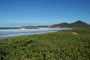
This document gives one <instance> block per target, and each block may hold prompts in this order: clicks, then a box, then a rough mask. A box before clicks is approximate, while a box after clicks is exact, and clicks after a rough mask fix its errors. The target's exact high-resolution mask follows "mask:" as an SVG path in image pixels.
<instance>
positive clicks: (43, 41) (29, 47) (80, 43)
mask: <svg viewBox="0 0 90 60" xmlns="http://www.w3.org/2000/svg"><path fill="white" fill-rule="evenodd" d="M0 60H90V28H83V29H82V28H81V29H72V30H62V31H58V32H52V33H45V34H37V35H32V36H20V37H16V38H7V39H1V40H0Z"/></svg>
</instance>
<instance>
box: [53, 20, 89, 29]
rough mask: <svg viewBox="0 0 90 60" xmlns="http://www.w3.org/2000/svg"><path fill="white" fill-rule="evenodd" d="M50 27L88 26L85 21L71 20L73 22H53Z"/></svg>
mask: <svg viewBox="0 0 90 60" xmlns="http://www.w3.org/2000/svg"><path fill="white" fill-rule="evenodd" d="M51 27H69V28H72V27H73V28H83V27H90V25H89V24H87V23H86V22H83V21H80V20H78V21H76V22H73V23H70V24H69V23H66V22H65V23H60V24H54V25H52V26H51Z"/></svg>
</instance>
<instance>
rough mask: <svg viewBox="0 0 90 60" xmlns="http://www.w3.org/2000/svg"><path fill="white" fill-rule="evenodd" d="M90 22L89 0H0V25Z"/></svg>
mask: <svg viewBox="0 0 90 60" xmlns="http://www.w3.org/2000/svg"><path fill="white" fill-rule="evenodd" d="M77 20H82V21H85V22H87V23H90V0H0V27H3V26H5V27H6V26H27V25H52V24H56V23H62V22H69V23H71V22H75V21H77Z"/></svg>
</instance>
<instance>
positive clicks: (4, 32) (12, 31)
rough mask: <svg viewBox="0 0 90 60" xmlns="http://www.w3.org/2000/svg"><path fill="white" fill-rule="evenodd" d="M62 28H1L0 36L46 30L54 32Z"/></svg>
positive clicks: (45, 31) (43, 31)
mask: <svg viewBox="0 0 90 60" xmlns="http://www.w3.org/2000/svg"><path fill="white" fill-rule="evenodd" d="M58 30H62V28H40V29H1V30H0V38H4V37H14V36H22V35H31V34H41V33H47V32H56V31H58Z"/></svg>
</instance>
